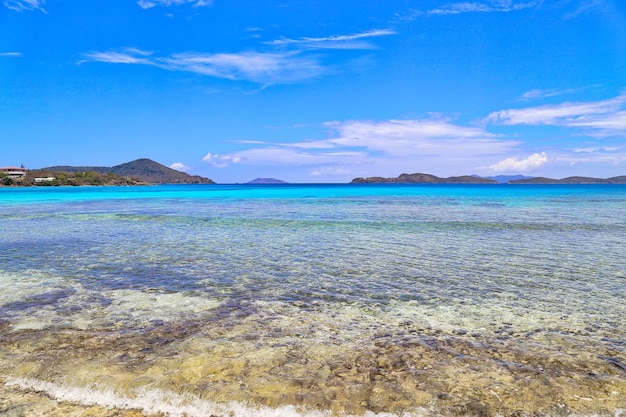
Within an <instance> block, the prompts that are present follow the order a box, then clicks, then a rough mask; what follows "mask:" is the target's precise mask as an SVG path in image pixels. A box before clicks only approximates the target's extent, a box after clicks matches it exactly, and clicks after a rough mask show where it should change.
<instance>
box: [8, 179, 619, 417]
mask: <svg viewBox="0 0 626 417" xmlns="http://www.w3.org/2000/svg"><path fill="white" fill-rule="evenodd" d="M0 208H1V209H2V210H1V212H0V237H1V240H0V416H4V415H7V416H9V415H11V416H20V415H24V416H28V415H50V416H54V415H58V416H66V415H77V416H78V415H80V416H82V415H90V416H114V415H115V416H118V415H127V416H135V415H160V416H164V415H165V416H233V417H243V416H263V415H266V416H322V415H323V416H331V415H358V416H360V415H380V416H383V415H384V416H422V415H423V416H430V415H433V416H434V415H446V416H453V415H476V416H492V415H493V416H496V415H500V416H531V415H533V416H535V415H536V416H540V415H546V416H557V415H568V416H569V415H576V416H591V415H607V416H620V415H626V319H625V317H626V302H625V301H624V300H625V299H626V260H625V254H626V239H625V238H626V187H623V186H616V185H614V186H589V185H585V186H510V185H501V186H500V185H496V186H451V185H447V186H389V185H388V186H368V185H361V186H354V185H303V186H282V185H281V186H243V185H242V186H224V185H219V186H215V185H211V186H159V187H129V188H113V187H80V188H45V189H43V188H24V189H15V188H12V189H8V188H6V189H0Z"/></svg>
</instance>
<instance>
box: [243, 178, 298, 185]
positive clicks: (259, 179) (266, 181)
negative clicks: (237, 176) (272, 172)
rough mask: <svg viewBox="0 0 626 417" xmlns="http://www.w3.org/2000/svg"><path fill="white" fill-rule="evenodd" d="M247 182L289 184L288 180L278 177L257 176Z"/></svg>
mask: <svg viewBox="0 0 626 417" xmlns="http://www.w3.org/2000/svg"><path fill="white" fill-rule="evenodd" d="M246 184H289V183H288V182H287V181H283V180H277V179H276V178H256V179H254V180H252V181H249V182H247V183H246Z"/></svg>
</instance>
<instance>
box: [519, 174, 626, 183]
mask: <svg viewBox="0 0 626 417" xmlns="http://www.w3.org/2000/svg"><path fill="white" fill-rule="evenodd" d="M509 184H626V175H622V176H619V177H611V178H592V177H567V178H562V179H560V180H555V179H552V178H546V177H535V178H530V179H522V180H515V181H510V182H509Z"/></svg>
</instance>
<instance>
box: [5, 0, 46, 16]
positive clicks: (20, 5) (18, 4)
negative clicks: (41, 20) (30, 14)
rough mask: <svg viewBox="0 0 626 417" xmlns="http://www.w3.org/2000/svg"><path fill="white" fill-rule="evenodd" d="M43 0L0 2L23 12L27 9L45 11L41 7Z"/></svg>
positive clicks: (6, 0) (9, 0) (7, 0)
mask: <svg viewBox="0 0 626 417" xmlns="http://www.w3.org/2000/svg"><path fill="white" fill-rule="evenodd" d="M44 3H45V0H3V1H2V4H3V5H4V6H5V7H6V8H8V9H11V10H15V11H16V12H23V11H28V10H40V11H42V12H44V13H46V10H45V9H44V8H43V5H44Z"/></svg>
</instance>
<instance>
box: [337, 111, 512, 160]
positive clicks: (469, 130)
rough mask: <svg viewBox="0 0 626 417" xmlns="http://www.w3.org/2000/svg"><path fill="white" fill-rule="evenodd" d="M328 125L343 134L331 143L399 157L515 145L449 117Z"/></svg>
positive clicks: (475, 151) (497, 150) (499, 150)
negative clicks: (452, 120)
mask: <svg viewBox="0 0 626 417" xmlns="http://www.w3.org/2000/svg"><path fill="white" fill-rule="evenodd" d="M326 126H328V127H331V128H333V129H335V130H336V131H337V133H338V134H339V136H338V137H337V138H334V139H330V140H328V141H327V142H328V143H332V144H334V145H338V146H347V147H361V148H366V149H368V150H370V151H376V152H384V153H385V154H388V155H397V156H407V155H424V154H429V155H450V154H457V155H477V154H484V153H485V152H495V153H502V152H505V151H508V150H509V149H510V148H511V147H512V146H513V145H514V143H513V142H508V141H502V140H499V139H498V138H497V136H496V135H494V134H492V133H489V132H486V131H485V130H484V129H482V128H480V127H474V126H461V125H456V124H453V123H450V121H449V120H446V119H414V120H388V121H382V122H373V121H349V122H341V123H339V122H331V123H327V124H326Z"/></svg>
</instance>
